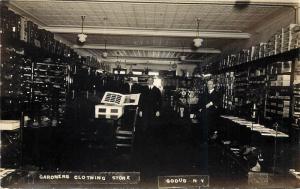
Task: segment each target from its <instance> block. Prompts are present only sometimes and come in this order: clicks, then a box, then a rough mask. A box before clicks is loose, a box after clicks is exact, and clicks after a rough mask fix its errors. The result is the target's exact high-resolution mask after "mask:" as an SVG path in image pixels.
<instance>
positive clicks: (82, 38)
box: [77, 16, 87, 43]
mask: <svg viewBox="0 0 300 189" xmlns="http://www.w3.org/2000/svg"><path fill="white" fill-rule="evenodd" d="M84 20H85V16H81V33H80V34H78V35H77V37H78V41H79V42H80V43H84V42H85V41H86V38H87V35H86V34H84V33H83V22H84Z"/></svg>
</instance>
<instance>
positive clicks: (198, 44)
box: [193, 18, 203, 48]
mask: <svg viewBox="0 0 300 189" xmlns="http://www.w3.org/2000/svg"><path fill="white" fill-rule="evenodd" d="M199 26H200V19H199V18H197V33H196V38H195V39H193V42H194V46H195V47H197V48H199V47H201V45H202V42H203V39H201V38H200V29H199Z"/></svg>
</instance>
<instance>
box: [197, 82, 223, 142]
mask: <svg viewBox="0 0 300 189" xmlns="http://www.w3.org/2000/svg"><path fill="white" fill-rule="evenodd" d="M221 100H222V99H221V96H220V94H219V92H218V91H217V90H216V89H215V84H214V81H213V79H209V80H208V81H207V90H206V91H205V92H204V94H202V95H201V96H200V98H199V102H198V103H199V112H200V115H199V119H200V123H201V125H200V127H202V128H203V129H204V133H203V134H204V135H203V136H204V138H203V139H204V140H207V138H208V132H209V133H213V132H214V131H215V130H216V129H217V124H218V122H217V120H218V118H219V108H220V106H221Z"/></svg>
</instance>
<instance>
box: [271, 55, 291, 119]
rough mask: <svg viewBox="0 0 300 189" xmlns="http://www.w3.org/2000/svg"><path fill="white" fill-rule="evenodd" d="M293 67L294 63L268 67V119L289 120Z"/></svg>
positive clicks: (276, 64)
mask: <svg viewBox="0 0 300 189" xmlns="http://www.w3.org/2000/svg"><path fill="white" fill-rule="evenodd" d="M291 67H292V61H286V62H275V63H273V64H271V65H269V66H268V76H269V77H268V93H267V102H266V116H267V117H277V118H280V119H281V118H289V115H290V104H291V89H290V84H291Z"/></svg>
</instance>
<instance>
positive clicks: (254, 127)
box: [221, 115, 289, 138]
mask: <svg viewBox="0 0 300 189" xmlns="http://www.w3.org/2000/svg"><path fill="white" fill-rule="evenodd" d="M221 118H224V119H227V120H230V121H232V122H233V123H236V124H235V125H237V126H244V127H247V128H249V129H251V131H256V132H258V133H260V135H261V136H271V137H275V138H288V137H289V135H287V134H285V133H283V132H280V131H276V130H274V129H270V128H267V127H265V126H264V125H261V124H257V123H254V122H252V121H248V120H246V119H243V118H239V117H235V116H228V115H221Z"/></svg>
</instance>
